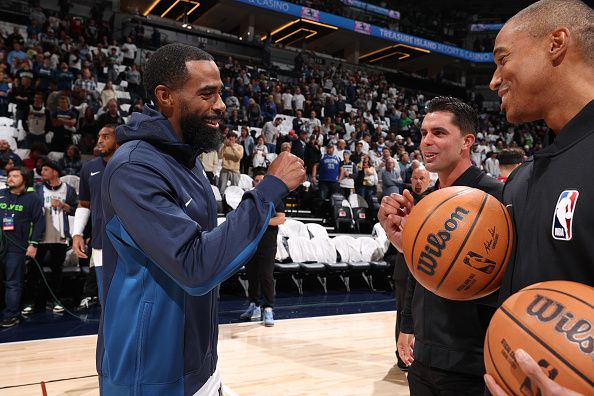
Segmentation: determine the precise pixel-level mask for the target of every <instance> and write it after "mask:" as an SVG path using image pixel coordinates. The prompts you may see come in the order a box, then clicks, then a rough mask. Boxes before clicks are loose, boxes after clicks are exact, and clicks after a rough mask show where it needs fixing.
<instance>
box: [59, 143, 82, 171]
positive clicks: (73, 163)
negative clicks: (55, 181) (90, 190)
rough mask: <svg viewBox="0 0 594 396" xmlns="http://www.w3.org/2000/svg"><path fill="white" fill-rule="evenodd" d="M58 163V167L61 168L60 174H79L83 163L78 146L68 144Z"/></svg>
mask: <svg viewBox="0 0 594 396" xmlns="http://www.w3.org/2000/svg"><path fill="white" fill-rule="evenodd" d="M58 164H59V165H60V168H62V176H65V175H75V176H80V170H81V169H82V165H83V164H82V160H81V158H80V151H79V149H78V147H76V146H75V145H73V144H72V145H70V146H68V148H67V149H66V152H65V153H64V156H63V157H62V158H60V160H59V161H58Z"/></svg>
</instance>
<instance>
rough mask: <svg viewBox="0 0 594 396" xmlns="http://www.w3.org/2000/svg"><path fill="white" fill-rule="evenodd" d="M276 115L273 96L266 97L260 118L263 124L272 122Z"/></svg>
mask: <svg viewBox="0 0 594 396" xmlns="http://www.w3.org/2000/svg"><path fill="white" fill-rule="evenodd" d="M277 113H278V110H277V107H276V103H275V102H274V96H273V95H268V98H267V99H266V103H264V105H263V106H262V117H263V121H264V122H268V121H272V120H273V119H274V117H276V114H277Z"/></svg>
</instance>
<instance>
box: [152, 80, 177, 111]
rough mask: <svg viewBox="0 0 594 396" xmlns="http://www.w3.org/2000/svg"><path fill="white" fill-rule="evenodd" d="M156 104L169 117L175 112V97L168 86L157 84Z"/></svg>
mask: <svg viewBox="0 0 594 396" xmlns="http://www.w3.org/2000/svg"><path fill="white" fill-rule="evenodd" d="M155 106H156V107H157V109H158V110H159V111H160V112H161V113H162V114H163V115H164V116H165V117H167V118H170V117H171V115H172V114H173V108H174V106H175V97H174V94H173V92H172V91H171V89H170V88H169V87H168V86H166V85H157V86H156V87H155Z"/></svg>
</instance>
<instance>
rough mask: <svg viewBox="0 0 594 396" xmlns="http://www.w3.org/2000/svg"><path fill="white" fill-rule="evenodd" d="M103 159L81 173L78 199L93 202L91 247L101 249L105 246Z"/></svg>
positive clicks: (94, 161) (96, 159)
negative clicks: (102, 205)
mask: <svg viewBox="0 0 594 396" xmlns="http://www.w3.org/2000/svg"><path fill="white" fill-rule="evenodd" d="M105 164H106V163H105V161H104V160H103V158H94V159H92V160H90V161H89V162H87V163H85V164H84V165H83V167H82V170H81V171H80V187H79V194H78V199H79V200H81V201H90V202H91V222H92V226H93V227H92V233H91V247H92V248H93V249H101V246H102V244H103V238H102V235H103V209H102V208H101V176H103V171H104V170H105Z"/></svg>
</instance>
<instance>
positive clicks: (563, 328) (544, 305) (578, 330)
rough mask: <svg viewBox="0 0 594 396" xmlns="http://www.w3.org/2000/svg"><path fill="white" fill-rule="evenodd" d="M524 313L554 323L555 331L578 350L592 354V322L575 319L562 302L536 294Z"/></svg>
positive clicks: (593, 340) (593, 341) (593, 348)
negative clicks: (575, 345)
mask: <svg viewBox="0 0 594 396" xmlns="http://www.w3.org/2000/svg"><path fill="white" fill-rule="evenodd" d="M526 313H527V314H528V315H530V316H534V317H535V318H536V319H538V321H540V322H542V323H549V322H553V323H555V331H556V332H558V333H561V334H563V335H564V336H565V338H567V340H568V341H570V342H572V343H574V344H577V346H578V347H579V349H580V351H582V352H584V353H586V354H589V355H592V354H593V352H594V337H592V328H593V326H592V323H590V322H589V321H588V320H586V319H577V318H576V317H575V314H573V313H572V312H569V311H568V310H566V309H565V306H564V305H563V304H561V303H559V302H557V301H555V300H553V299H551V298H549V297H545V296H542V295H540V294H537V295H536V296H535V297H534V299H533V300H532V302H531V303H530V305H528V307H527V308H526ZM593 357H594V356H593Z"/></svg>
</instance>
